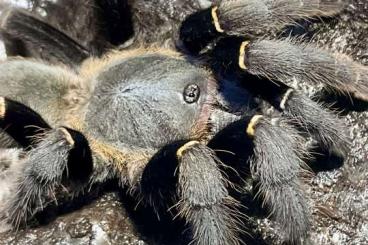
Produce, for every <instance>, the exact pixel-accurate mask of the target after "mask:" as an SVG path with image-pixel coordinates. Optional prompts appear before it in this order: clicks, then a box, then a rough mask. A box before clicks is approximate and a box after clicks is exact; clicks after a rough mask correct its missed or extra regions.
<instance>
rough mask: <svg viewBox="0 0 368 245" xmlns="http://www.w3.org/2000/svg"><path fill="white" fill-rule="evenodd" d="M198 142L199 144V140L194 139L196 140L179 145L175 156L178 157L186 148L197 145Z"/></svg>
mask: <svg viewBox="0 0 368 245" xmlns="http://www.w3.org/2000/svg"><path fill="white" fill-rule="evenodd" d="M198 144H200V143H199V141H196V140H193V141H189V142H188V143H186V144H185V145H183V146H182V147H180V148H179V150H178V151H177V152H176V156H177V158H178V159H180V158H181V157H182V156H183V154H184V152H185V151H186V150H188V149H190V148H191V147H193V146H194V145H198Z"/></svg>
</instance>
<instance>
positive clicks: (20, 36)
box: [0, 9, 90, 67]
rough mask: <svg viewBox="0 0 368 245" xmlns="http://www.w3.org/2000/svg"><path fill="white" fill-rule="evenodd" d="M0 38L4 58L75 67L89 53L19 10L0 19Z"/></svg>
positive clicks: (55, 30)
mask: <svg viewBox="0 0 368 245" xmlns="http://www.w3.org/2000/svg"><path fill="white" fill-rule="evenodd" d="M0 34H1V35H2V37H3V40H4V43H5V46H6V51H7V54H8V56H17V55H21V56H24V57H39V56H40V55H41V57H40V58H43V59H46V60H47V59H50V57H52V59H54V60H52V61H53V62H55V61H57V62H59V63H60V62H61V63H63V64H70V65H71V66H75V67H77V66H78V65H79V64H80V63H81V62H82V61H83V60H85V59H86V58H88V57H89V56H90V52H89V51H88V50H87V49H86V48H85V47H83V46H82V45H81V44H79V43H78V42H76V41H75V40H73V39H72V38H71V37H69V36H67V35H66V34H64V33H62V32H61V31H59V30H57V29H56V28H54V27H52V26H51V25H49V24H47V23H45V22H43V21H42V20H40V19H38V18H36V17H35V16H33V15H32V14H30V13H27V12H26V11H24V10H21V9H8V10H6V11H4V13H3V14H2V15H1V16H0ZM34 50H37V51H36V52H37V53H36V52H35V51H34ZM40 51H41V53H40Z"/></svg>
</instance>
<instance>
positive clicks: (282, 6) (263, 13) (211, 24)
mask: <svg viewBox="0 0 368 245" xmlns="http://www.w3.org/2000/svg"><path fill="white" fill-rule="evenodd" d="M344 5H345V4H344V3H343V1H339V0H333V1H320V0H313V1H306V0H302V1H301V0H281V1H268V0H262V1H258V0H235V1H232V0H229V1H221V3H220V4H218V5H215V6H212V7H211V8H208V9H205V10H202V11H199V12H196V13H194V14H192V15H190V16H189V17H188V18H187V19H186V20H185V21H184V22H183V23H182V26H181V29H180V40H181V41H182V42H183V44H184V46H185V48H186V49H188V50H189V51H190V52H192V53H198V52H199V51H201V50H202V49H203V48H204V47H206V46H207V44H209V43H210V42H211V41H213V40H215V39H216V38H218V37H221V36H225V35H238V36H246V37H248V38H255V37H262V36H264V35H265V34H266V33H267V32H270V31H279V30H280V29H281V28H283V27H285V26H287V25H290V24H294V23H295V22H296V21H297V20H299V19H306V18H312V17H319V16H330V15H334V14H336V13H338V12H339V11H340V10H341V9H342V8H343V7H344Z"/></svg>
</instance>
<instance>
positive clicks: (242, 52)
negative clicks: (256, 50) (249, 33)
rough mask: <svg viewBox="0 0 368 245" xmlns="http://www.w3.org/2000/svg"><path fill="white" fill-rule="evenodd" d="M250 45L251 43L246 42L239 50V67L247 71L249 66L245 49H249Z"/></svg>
mask: <svg viewBox="0 0 368 245" xmlns="http://www.w3.org/2000/svg"><path fill="white" fill-rule="evenodd" d="M248 45H249V41H244V42H242V44H241V45H240V50H239V67H240V68H241V69H243V70H246V69H247V66H246V65H245V49H246V48H247V46H248Z"/></svg>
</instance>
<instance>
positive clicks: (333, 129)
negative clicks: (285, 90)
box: [284, 91, 349, 156]
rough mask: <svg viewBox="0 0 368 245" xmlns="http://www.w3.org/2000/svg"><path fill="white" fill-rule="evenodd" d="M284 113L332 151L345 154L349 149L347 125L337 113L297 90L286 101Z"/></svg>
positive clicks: (322, 145)
mask: <svg viewBox="0 0 368 245" xmlns="http://www.w3.org/2000/svg"><path fill="white" fill-rule="evenodd" d="M284 115H285V116H286V117H288V118H289V119H290V121H291V122H293V123H294V124H296V126H297V127H299V128H301V129H302V130H304V131H305V132H307V133H309V134H310V135H311V136H312V137H314V138H315V139H316V140H317V141H318V142H319V144H320V146H321V147H322V148H323V149H324V150H327V151H330V152H331V153H334V154H337V155H339V156H345V155H346V154H347V152H348V149H349V147H348V146H349V140H348V136H347V131H346V125H345V124H344V123H343V121H342V120H340V119H339V118H338V116H337V115H336V114H334V113H333V112H332V111H329V110H327V109H325V108H324V107H322V105H321V104H319V103H318V102H315V101H313V100H311V99H310V98H308V97H307V96H305V95H303V94H301V93H298V92H296V91H294V92H292V93H291V94H290V95H289V98H288V99H287V100H286V101H285V109H284Z"/></svg>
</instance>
